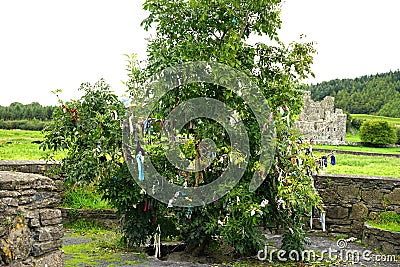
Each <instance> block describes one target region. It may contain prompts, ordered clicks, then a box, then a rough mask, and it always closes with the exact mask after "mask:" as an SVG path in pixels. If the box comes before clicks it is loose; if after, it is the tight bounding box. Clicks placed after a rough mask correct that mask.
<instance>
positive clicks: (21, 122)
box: [0, 102, 57, 131]
mask: <svg viewBox="0 0 400 267" xmlns="http://www.w3.org/2000/svg"><path fill="white" fill-rule="evenodd" d="M56 108H57V107H56V106H42V105H41V104H39V103H38V102H32V103H30V104H26V105H24V104H21V103H19V102H14V103H11V104H10V105H9V106H0V129H21V130H36V131H40V130H42V129H43V127H44V126H45V125H46V124H47V123H48V122H49V121H50V120H51V119H52V115H53V111H54V110H55V109H56Z"/></svg>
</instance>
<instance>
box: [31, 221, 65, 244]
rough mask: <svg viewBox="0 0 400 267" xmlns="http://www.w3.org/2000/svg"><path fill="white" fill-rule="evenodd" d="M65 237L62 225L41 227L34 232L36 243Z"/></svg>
mask: <svg viewBox="0 0 400 267" xmlns="http://www.w3.org/2000/svg"><path fill="white" fill-rule="evenodd" d="M63 236H64V231H63V226H62V224H59V225H56V226H47V227H41V228H39V229H37V230H35V231H34V232H33V238H34V240H35V241H38V242H44V241H50V240H59V239H61V238H62V237H63Z"/></svg>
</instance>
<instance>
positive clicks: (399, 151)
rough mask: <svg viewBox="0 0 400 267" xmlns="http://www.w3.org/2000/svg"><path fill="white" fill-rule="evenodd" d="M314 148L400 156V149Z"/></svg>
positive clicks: (325, 146) (323, 146) (359, 147)
mask: <svg viewBox="0 0 400 267" xmlns="http://www.w3.org/2000/svg"><path fill="white" fill-rule="evenodd" d="M313 148H321V149H329V150H333V151H335V150H343V151H352V152H368V153H381V154H400V148H399V147H387V148H386V147H367V146H340V145H339V146H330V145H313Z"/></svg>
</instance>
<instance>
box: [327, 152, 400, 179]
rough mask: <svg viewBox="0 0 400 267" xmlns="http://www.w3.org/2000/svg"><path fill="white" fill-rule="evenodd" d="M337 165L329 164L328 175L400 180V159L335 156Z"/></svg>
mask: <svg viewBox="0 0 400 267" xmlns="http://www.w3.org/2000/svg"><path fill="white" fill-rule="evenodd" d="M335 157H336V165H331V164H328V167H327V168H326V169H325V173H327V174H353V175H364V176H387V177H395V178H400V158H389V157H375V156H355V155H345V154H335Z"/></svg>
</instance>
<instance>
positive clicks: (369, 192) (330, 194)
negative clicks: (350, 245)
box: [315, 174, 400, 238]
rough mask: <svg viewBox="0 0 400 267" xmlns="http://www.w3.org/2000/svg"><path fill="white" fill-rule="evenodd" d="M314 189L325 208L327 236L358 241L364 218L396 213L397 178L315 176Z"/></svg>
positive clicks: (399, 182) (399, 190)
mask: <svg viewBox="0 0 400 267" xmlns="http://www.w3.org/2000/svg"><path fill="white" fill-rule="evenodd" d="M315 186H316V188H317V189H318V191H319V193H320V195H321V197H322V199H323V202H324V205H325V210H326V226H327V231H328V232H332V233H343V234H350V235H353V236H356V237H359V238H361V236H362V233H363V226H364V222H365V219H366V218H374V217H376V216H378V214H379V213H380V212H383V211H395V212H397V213H400V179H398V178H387V177H364V176H352V175H337V174H335V175H319V176H317V177H315ZM315 225H316V226H318V225H320V224H319V222H318V221H317V222H316V223H315Z"/></svg>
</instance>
